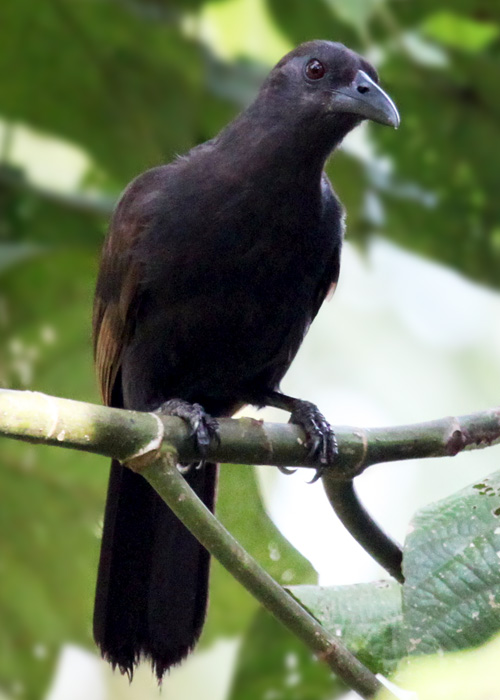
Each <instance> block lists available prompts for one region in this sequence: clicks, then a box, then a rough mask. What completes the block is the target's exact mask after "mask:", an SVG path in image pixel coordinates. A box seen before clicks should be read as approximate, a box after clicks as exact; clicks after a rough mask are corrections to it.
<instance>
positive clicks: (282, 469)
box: [278, 466, 297, 476]
mask: <svg viewBox="0 0 500 700" xmlns="http://www.w3.org/2000/svg"><path fill="white" fill-rule="evenodd" d="M278 471H280V472H281V473H282V474H286V475H287V476H290V475H291V474H295V472H296V471H297V470H296V469H292V468H291V467H280V466H278Z"/></svg>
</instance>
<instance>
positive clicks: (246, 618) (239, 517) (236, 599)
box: [203, 465, 317, 642]
mask: <svg viewBox="0 0 500 700" xmlns="http://www.w3.org/2000/svg"><path fill="white" fill-rule="evenodd" d="M216 512H217V516H218V517H219V518H220V520H221V521H222V523H223V524H224V525H225V526H226V527H227V529H228V530H229V531H230V532H231V534H232V535H234V537H236V539H237V540H238V541H239V542H240V543H241V544H242V545H243V547H245V549H246V550H247V552H249V554H251V555H252V556H253V557H255V558H256V559H257V561H259V562H260V563H261V564H262V565H263V566H264V567H265V568H266V570H267V571H268V572H269V573H270V574H271V576H273V577H274V578H275V579H276V580H277V581H279V582H280V583H282V584H283V585H286V584H290V583H294V582H297V583H298V582H301V583H303V582H311V583H314V582H315V581H316V580H317V576H316V572H315V571H314V569H313V568H312V566H311V564H310V563H309V562H308V561H307V559H305V558H304V557H303V556H302V555H301V554H299V552H297V550H296V549H294V548H293V547H292V545H291V544H290V543H289V542H288V541H287V540H286V539H285V538H284V537H283V535H282V534H281V533H280V531H279V530H278V528H277V527H276V525H274V523H273V522H272V520H271V519H270V518H269V516H268V515H267V513H266V511H265V509H264V506H263V505H262V500H261V498H260V494H259V491H258V487H257V481H256V476H255V472H254V470H253V469H251V468H249V467H247V466H235V465H221V477H220V485H219V494H218V497H217V511H216ZM257 608H258V603H257V602H256V600H255V599H254V598H253V597H252V596H251V595H250V594H249V593H248V592H247V591H246V590H245V589H244V588H243V587H242V586H241V585H240V584H239V583H238V582H237V581H235V580H234V579H233V578H232V576H231V575H230V574H229V573H228V572H227V571H226V570H225V569H224V568H223V567H222V566H221V565H220V564H218V563H217V562H216V561H214V562H213V563H212V578H211V592H210V608H209V614H208V620H207V625H206V628H205V630H204V635H203V640H204V641H206V642H208V641H211V640H212V639H213V638H214V637H215V636H221V635H222V636H234V635H237V634H241V633H242V632H243V631H244V630H246V628H247V627H248V625H249V623H250V621H251V619H252V617H253V615H254V614H255V611H256V610H257Z"/></svg>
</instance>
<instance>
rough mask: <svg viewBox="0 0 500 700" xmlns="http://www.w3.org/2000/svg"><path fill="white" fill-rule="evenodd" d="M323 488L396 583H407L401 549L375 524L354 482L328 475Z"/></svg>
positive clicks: (350, 528) (345, 522)
mask: <svg viewBox="0 0 500 700" xmlns="http://www.w3.org/2000/svg"><path fill="white" fill-rule="evenodd" d="M323 486H324V488H325V491H326V495H327V496H328V500H329V501H330V504H331V506H332V508H333V510H334V511H335V513H336V514H337V516H338V518H339V520H340V521H341V523H342V524H343V525H344V527H345V528H346V529H347V530H348V531H349V532H350V533H351V535H352V536H353V537H354V539H355V540H356V541H357V542H358V543H359V544H360V545H361V546H362V547H363V549H364V550H366V551H367V552H368V554H369V555H370V556H371V557H373V559H375V561H376V562H377V563H378V564H380V566H381V567H382V568H384V569H385V570H386V571H387V572H388V573H389V574H390V575H391V576H393V577H394V578H395V579H396V581H399V583H404V576H403V572H402V570H401V564H402V561H403V552H402V550H401V547H400V546H399V545H398V544H397V543H396V542H395V541H394V540H393V539H391V537H390V536H389V535H387V534H386V533H385V532H384V531H383V530H382V528H381V527H380V526H379V525H378V524H377V523H376V522H375V520H373V518H372V517H371V515H370V514H369V513H368V511H367V510H366V509H365V507H364V506H363V504H362V503H361V501H360V500H359V498H358V495H357V493H356V490H355V488H354V483H353V481H352V480H349V481H339V480H338V479H331V478H328V475H326V476H324V477H323Z"/></svg>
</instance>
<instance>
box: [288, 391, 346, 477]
mask: <svg viewBox="0 0 500 700" xmlns="http://www.w3.org/2000/svg"><path fill="white" fill-rule="evenodd" d="M290 423H294V424H295V425H299V426H300V427H301V428H302V430H303V431H304V432H305V434H306V447H307V449H308V453H309V457H313V458H314V459H315V460H317V461H318V462H319V466H318V468H317V470H316V474H315V475H314V477H313V478H312V480H311V482H310V483H311V484H313V483H314V482H315V481H317V480H318V479H320V478H321V477H322V476H323V473H324V471H325V469H326V468H327V467H328V466H329V465H331V464H333V463H334V462H335V459H336V457H337V456H338V453H339V450H338V445H337V438H336V437H335V433H334V431H333V428H332V426H331V425H330V423H328V421H327V420H326V418H325V417H324V415H323V414H322V413H321V412H320V410H319V409H318V407H317V406H315V405H314V404H313V403H311V402H310V401H301V400H298V399H296V400H295V405H294V407H293V410H292V412H291V415H290Z"/></svg>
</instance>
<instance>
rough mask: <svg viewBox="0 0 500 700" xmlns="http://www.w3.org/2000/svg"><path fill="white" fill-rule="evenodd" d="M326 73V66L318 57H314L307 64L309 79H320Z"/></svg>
mask: <svg viewBox="0 0 500 700" xmlns="http://www.w3.org/2000/svg"><path fill="white" fill-rule="evenodd" d="M325 73H326V68H325V66H324V65H323V64H322V63H321V61H318V59H317V58H312V59H311V60H310V61H309V62H308V64H307V65H306V76H307V77H308V78H309V80H319V79H320V78H322V77H323V76H324V75H325Z"/></svg>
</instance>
